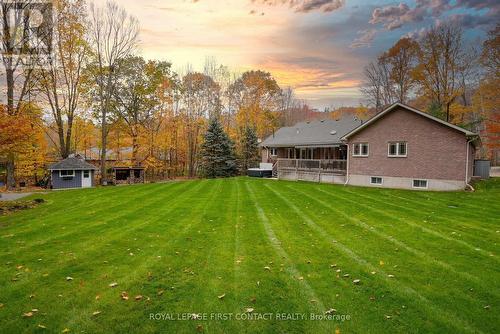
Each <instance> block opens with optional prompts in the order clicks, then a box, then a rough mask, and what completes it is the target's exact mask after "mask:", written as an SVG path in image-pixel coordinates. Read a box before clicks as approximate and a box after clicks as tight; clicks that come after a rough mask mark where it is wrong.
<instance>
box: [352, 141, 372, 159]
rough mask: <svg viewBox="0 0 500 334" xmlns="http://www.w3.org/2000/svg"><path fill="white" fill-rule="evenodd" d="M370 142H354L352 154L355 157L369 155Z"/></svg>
mask: <svg viewBox="0 0 500 334" xmlns="http://www.w3.org/2000/svg"><path fill="white" fill-rule="evenodd" d="M369 151H370V150H369V147H368V143H355V144H353V150H352V155H353V156H354V157H367V156H368V154H369Z"/></svg>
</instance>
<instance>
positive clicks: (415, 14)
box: [370, 0, 427, 30]
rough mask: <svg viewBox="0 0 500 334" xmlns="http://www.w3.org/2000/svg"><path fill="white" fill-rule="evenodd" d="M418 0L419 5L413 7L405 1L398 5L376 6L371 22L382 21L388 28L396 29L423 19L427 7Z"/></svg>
mask: <svg viewBox="0 0 500 334" xmlns="http://www.w3.org/2000/svg"><path fill="white" fill-rule="evenodd" d="M421 2H423V0H420V1H417V7H415V8H413V9H411V8H410V7H408V5H407V4H405V3H400V4H399V5H397V6H385V7H382V8H380V7H379V8H375V10H374V11H373V13H372V18H371V20H370V23H371V24H376V23H382V24H383V25H384V27H385V28H387V29H388V30H394V29H397V28H400V27H401V26H403V24H404V23H406V22H415V21H422V20H423V19H424V16H425V13H426V11H427V9H426V8H425V7H421V5H420V4H419V3H421Z"/></svg>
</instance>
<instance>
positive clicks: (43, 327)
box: [37, 324, 47, 329]
mask: <svg viewBox="0 0 500 334" xmlns="http://www.w3.org/2000/svg"><path fill="white" fill-rule="evenodd" d="M37 327H38V328H41V329H47V327H46V326H45V325H42V324H38V326H37Z"/></svg>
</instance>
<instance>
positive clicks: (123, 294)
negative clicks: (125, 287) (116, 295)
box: [120, 291, 128, 300]
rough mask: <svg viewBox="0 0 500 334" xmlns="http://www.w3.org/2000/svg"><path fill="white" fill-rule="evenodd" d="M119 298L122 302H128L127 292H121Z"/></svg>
mask: <svg viewBox="0 0 500 334" xmlns="http://www.w3.org/2000/svg"><path fill="white" fill-rule="evenodd" d="M120 296H121V297H122V299H123V300H128V293H127V291H123V292H122V293H121V295H120Z"/></svg>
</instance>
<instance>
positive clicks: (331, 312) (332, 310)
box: [325, 308, 337, 315]
mask: <svg viewBox="0 0 500 334" xmlns="http://www.w3.org/2000/svg"><path fill="white" fill-rule="evenodd" d="M334 313H337V310H336V309H334V308H331V309H329V310H327V311H326V312H325V314H328V315H330V314H334Z"/></svg>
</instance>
